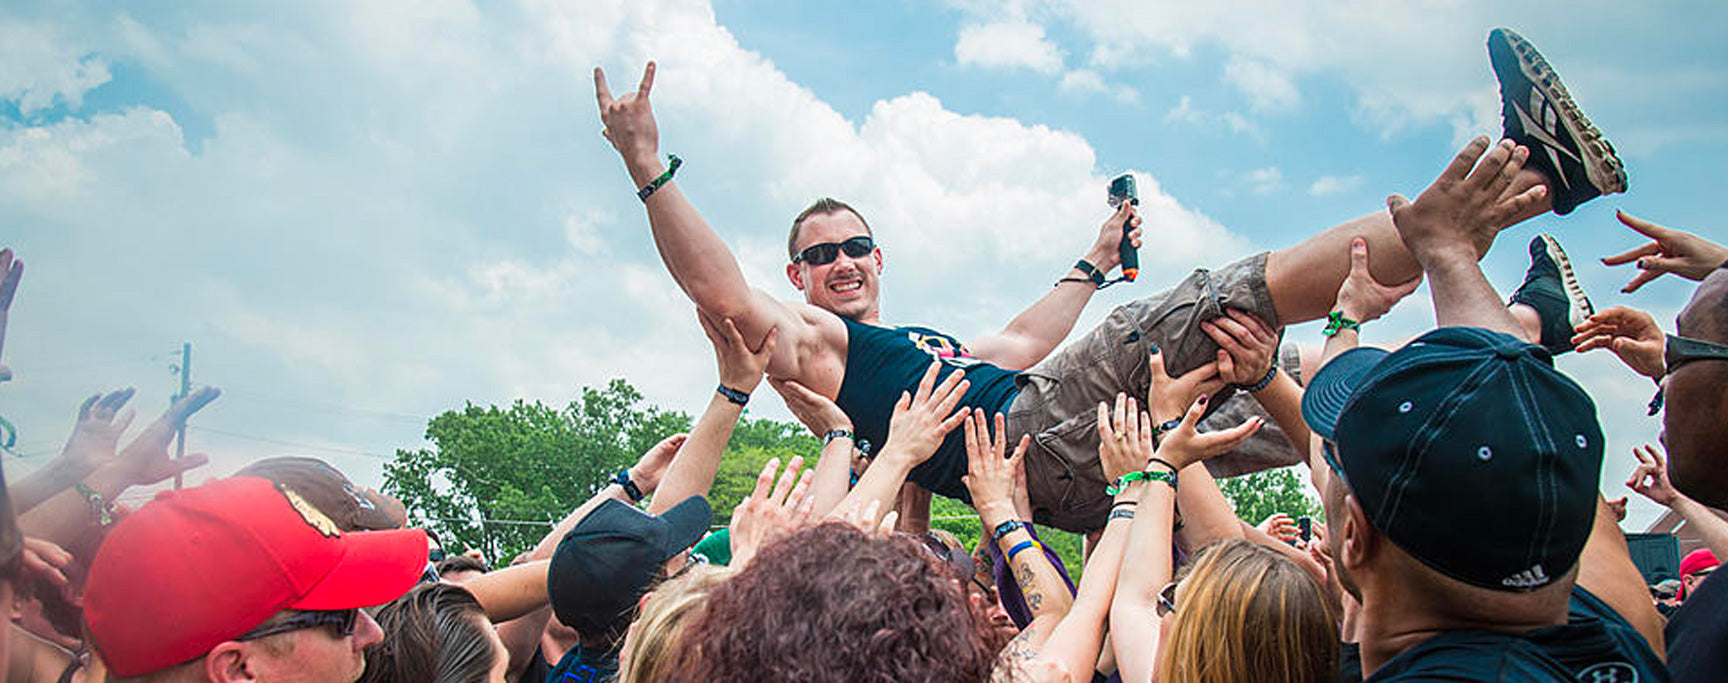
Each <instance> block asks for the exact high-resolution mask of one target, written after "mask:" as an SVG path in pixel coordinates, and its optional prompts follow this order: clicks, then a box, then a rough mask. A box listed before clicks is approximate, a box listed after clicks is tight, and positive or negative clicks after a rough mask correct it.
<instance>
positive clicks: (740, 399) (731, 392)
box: [714, 384, 750, 405]
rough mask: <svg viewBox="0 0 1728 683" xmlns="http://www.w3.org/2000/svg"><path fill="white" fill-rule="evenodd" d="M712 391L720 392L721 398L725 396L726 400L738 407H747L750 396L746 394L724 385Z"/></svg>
mask: <svg viewBox="0 0 1728 683" xmlns="http://www.w3.org/2000/svg"><path fill="white" fill-rule="evenodd" d="M714 390H715V391H718V392H720V395H721V396H725V397H726V400H728V401H731V402H733V403H736V404H738V405H747V404H749V403H750V394H749V393H748V392H743V391H739V390H737V389H733V388H732V387H729V386H726V385H724V384H722V385H720V386H717V387H714Z"/></svg>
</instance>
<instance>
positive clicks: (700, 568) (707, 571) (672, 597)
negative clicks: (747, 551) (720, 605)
mask: <svg viewBox="0 0 1728 683" xmlns="http://www.w3.org/2000/svg"><path fill="white" fill-rule="evenodd" d="M731 576H732V570H731V569H729V568H727V567H713V566H709V565H705V564H704V565H696V566H693V567H691V568H690V571H688V572H686V573H685V574H684V575H683V576H680V577H678V578H676V579H672V580H669V581H666V582H664V583H661V584H660V585H658V586H656V587H655V588H654V591H653V592H652V593H650V594H649V595H648V599H647V600H645V601H643V602H642V610H641V612H640V613H639V614H638V615H637V617H636V624H635V630H634V631H631V632H630V638H629V642H628V643H627V644H626V645H625V648H624V652H622V653H621V654H620V656H619V660H620V663H621V664H622V665H623V666H622V667H621V668H620V669H619V671H618V681H619V683H654V682H656V681H659V680H661V679H662V678H664V677H665V674H666V673H667V672H665V671H662V670H661V667H662V666H663V665H664V664H665V663H666V662H669V661H671V660H672V655H673V654H674V652H673V649H674V648H675V647H677V646H678V641H679V640H680V638H681V637H682V636H683V634H684V626H685V625H686V624H688V623H689V621H690V617H691V616H692V615H694V614H696V613H697V612H699V611H701V609H702V605H703V603H705V602H707V600H708V592H709V591H710V590H713V589H714V587H715V586H718V585H720V584H721V583H724V582H725V581H726V579H727V578H730V577H731Z"/></svg>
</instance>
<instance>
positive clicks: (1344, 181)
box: [1308, 175, 1363, 197]
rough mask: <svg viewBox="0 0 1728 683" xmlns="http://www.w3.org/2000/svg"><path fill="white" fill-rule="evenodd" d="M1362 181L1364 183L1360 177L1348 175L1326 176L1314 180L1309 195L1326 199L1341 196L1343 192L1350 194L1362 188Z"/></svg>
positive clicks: (1309, 187)
mask: <svg viewBox="0 0 1728 683" xmlns="http://www.w3.org/2000/svg"><path fill="white" fill-rule="evenodd" d="M1362 181H1363V177H1362V176H1360V175H1348V176H1335V175H1325V176H1320V177H1319V178H1317V179H1315V180H1314V183H1313V184H1311V185H1309V186H1308V194H1311V195H1314V196H1316V197H1325V196H1327V195H1334V194H1339V193H1343V192H1349V191H1351V190H1354V189H1356V188H1358V187H1361V186H1362Z"/></svg>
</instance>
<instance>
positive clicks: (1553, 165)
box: [1488, 28, 1626, 214]
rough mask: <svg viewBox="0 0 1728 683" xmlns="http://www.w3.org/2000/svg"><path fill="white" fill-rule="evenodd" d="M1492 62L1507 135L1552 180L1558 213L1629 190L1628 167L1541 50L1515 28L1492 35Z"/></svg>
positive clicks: (1497, 30)
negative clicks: (1600, 197) (1575, 100)
mask: <svg viewBox="0 0 1728 683" xmlns="http://www.w3.org/2000/svg"><path fill="white" fill-rule="evenodd" d="M1488 59H1489V61H1491V62H1493V64H1494V76H1495V77H1496V78H1498V79H1499V80H1500V116H1501V119H1502V121H1503V124H1502V125H1503V127H1504V128H1505V130H1506V137H1508V138H1511V139H1512V141H1513V142H1516V143H1518V144H1520V145H1523V146H1525V147H1527V148H1529V149H1530V160H1529V161H1528V162H1527V163H1528V164H1529V165H1530V166H1531V167H1532V168H1535V169H1536V170H1538V171H1541V172H1542V174H1543V175H1546V176H1548V179H1549V180H1550V181H1551V182H1550V183H1549V187H1548V191H1549V195H1550V198H1551V199H1552V200H1553V203H1554V213H1558V214H1567V213H1571V212H1572V209H1574V208H1576V207H1577V206H1578V205H1579V204H1583V203H1584V202H1587V201H1590V200H1591V199H1593V198H1595V197H1597V196H1599V195H1605V194H1615V193H1618V192H1625V191H1626V167H1625V166H1624V165H1623V164H1621V163H1620V158H1619V157H1617V156H1615V155H1614V146H1613V145H1611V144H1608V140H1606V139H1604V138H1603V137H1602V131H1599V130H1596V127H1595V126H1592V125H1590V120H1589V119H1587V118H1584V113H1583V112H1581V111H1578V105H1577V104H1576V103H1574V102H1573V101H1572V96H1571V95H1568V94H1566V86H1564V85H1562V84H1561V83H1560V76H1559V75H1558V74H1555V73H1554V69H1553V68H1552V67H1550V66H1548V60H1545V59H1543V58H1542V55H1541V54H1539V53H1537V52H1536V46H1534V45H1531V44H1530V42H1529V41H1527V40H1524V38H1523V37H1521V36H1519V35H1518V34H1517V33H1513V32H1512V30H1511V29H1505V28H1497V29H1494V30H1493V31H1492V32H1490V33H1489V34H1488Z"/></svg>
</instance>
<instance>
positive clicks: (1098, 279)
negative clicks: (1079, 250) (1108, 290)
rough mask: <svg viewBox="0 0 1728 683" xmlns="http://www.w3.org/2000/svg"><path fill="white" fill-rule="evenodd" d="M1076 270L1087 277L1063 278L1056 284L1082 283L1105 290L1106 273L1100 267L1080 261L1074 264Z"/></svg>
mask: <svg viewBox="0 0 1728 683" xmlns="http://www.w3.org/2000/svg"><path fill="white" fill-rule="evenodd" d="M1074 269H1075V270H1078V271H1080V272H1082V273H1085V274H1086V277H1084V278H1078V277H1065V278H1062V279H1060V280H1057V281H1056V284H1062V283H1064V282H1080V283H1085V284H1089V285H1092V287H1093V288H1094V289H1103V288H1104V285H1105V280H1104V273H1103V272H1102V271H1100V270H1098V266H1094V265H1092V263H1091V262H1090V261H1087V260H1086V259H1080V260H1079V261H1075V262H1074Z"/></svg>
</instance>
